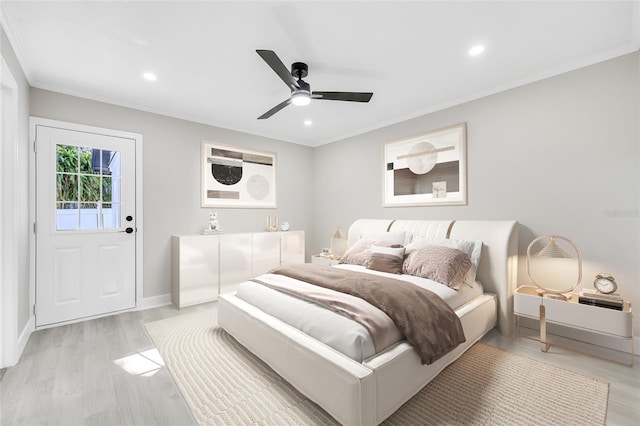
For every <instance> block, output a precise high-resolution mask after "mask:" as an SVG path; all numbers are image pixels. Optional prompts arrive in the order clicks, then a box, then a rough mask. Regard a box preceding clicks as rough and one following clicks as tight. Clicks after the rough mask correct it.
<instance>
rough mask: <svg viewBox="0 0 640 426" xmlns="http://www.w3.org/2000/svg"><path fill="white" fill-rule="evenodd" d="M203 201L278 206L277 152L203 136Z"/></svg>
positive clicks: (204, 204)
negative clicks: (213, 139) (236, 144)
mask: <svg viewBox="0 0 640 426" xmlns="http://www.w3.org/2000/svg"><path fill="white" fill-rule="evenodd" d="M200 165H201V171H200V176H201V178H200V180H201V183H200V184H201V196H200V198H201V205H202V207H215V208H225V207H228V208H276V206H277V203H276V154H275V153H273V152H267V151H259V150H254V149H249V148H241V147H238V146H232V145H225V144H220V143H217V142H212V141H207V140H202V142H201V160H200Z"/></svg>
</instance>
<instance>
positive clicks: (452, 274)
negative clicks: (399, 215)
mask: <svg viewBox="0 0 640 426" xmlns="http://www.w3.org/2000/svg"><path fill="white" fill-rule="evenodd" d="M405 252H406V254H407V257H406V259H405V261H404V264H403V266H402V272H404V273H405V274H409V275H415V276H418V277H423V278H428V279H430V280H433V281H436V282H439V283H441V284H444V285H446V286H447V287H451V288H452V289H454V290H457V289H459V288H460V285H461V284H462V283H463V282H464V278H465V276H466V275H467V273H468V272H469V269H470V268H471V259H470V258H469V255H468V254H467V253H465V252H463V251H462V250H458V249H455V248H450V247H442V246H434V245H429V244H409V245H408V246H407V247H406V251H405Z"/></svg>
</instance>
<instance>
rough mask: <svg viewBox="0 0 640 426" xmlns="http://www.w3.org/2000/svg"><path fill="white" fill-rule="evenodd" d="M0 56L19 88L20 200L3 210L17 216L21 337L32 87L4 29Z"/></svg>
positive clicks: (25, 308) (26, 312)
mask: <svg viewBox="0 0 640 426" xmlns="http://www.w3.org/2000/svg"><path fill="white" fill-rule="evenodd" d="M0 52H2V58H3V59H4V60H5V61H6V63H7V66H8V67H9V69H10V70H11V74H12V75H13V77H14V78H15V80H16V83H17V86H18V90H17V92H18V93H17V98H18V134H17V136H18V143H17V150H16V151H15V152H14V150H13V149H11V150H10V151H11V152H12V156H13V155H14V154H15V159H16V167H15V170H16V171H17V175H16V176H15V179H14V181H15V188H14V191H15V197H14V196H13V194H12V197H11V198H12V199H15V200H16V205H12V206H5V205H2V206H0V208H2V209H3V211H4V212H5V214H9V213H10V212H12V210H11V209H14V210H13V212H15V223H14V226H15V232H16V241H17V243H16V247H15V252H13V253H12V256H10V261H11V262H13V265H12V268H14V270H15V272H16V275H17V277H18V300H17V308H18V309H17V315H18V321H17V325H18V330H17V332H18V334H20V333H22V332H23V330H24V328H25V326H27V323H28V321H29V319H30V314H31V306H30V303H29V279H30V273H29V238H30V236H31V228H30V224H29V153H30V150H29V147H30V144H29V138H28V135H29V83H28V82H27V79H26V78H25V75H24V72H23V71H22V67H21V66H20V63H19V62H18V59H17V58H16V55H15V53H14V51H13V48H12V47H11V45H10V44H9V41H8V39H7V36H6V34H5V32H4V29H2V28H0ZM3 143H4V141H3ZM3 148H4V147H3ZM3 199H4V197H3ZM11 214H13V213H11ZM5 260H6V259H5Z"/></svg>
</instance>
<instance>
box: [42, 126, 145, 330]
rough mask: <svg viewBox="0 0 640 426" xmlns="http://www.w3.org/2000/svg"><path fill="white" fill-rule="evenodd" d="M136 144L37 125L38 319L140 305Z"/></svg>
mask: <svg viewBox="0 0 640 426" xmlns="http://www.w3.org/2000/svg"><path fill="white" fill-rule="evenodd" d="M135 145H136V141H135V139H129V138H125V137H116V136H110V135H105V134H100V133H99V132H96V133H89V132H83V131H77V130H68V129H62V128H57V127H53V126H46V125H41V124H38V125H36V326H44V325H50V324H55V323H60V322H66V321H73V320H78V319H81V318H86V317H92V316H98V315H104V314H107V313H110V312H116V311H120V310H125V309H130V308H133V307H135V305H136V271H135V269H136V260H135V256H136V238H135V232H136V226H135V219H136V218H135V198H136V194H135V187H136V186H135V176H136V173H135V163H136V162H135V153H136V146H135Z"/></svg>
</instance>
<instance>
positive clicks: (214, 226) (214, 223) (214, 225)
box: [202, 212, 222, 235]
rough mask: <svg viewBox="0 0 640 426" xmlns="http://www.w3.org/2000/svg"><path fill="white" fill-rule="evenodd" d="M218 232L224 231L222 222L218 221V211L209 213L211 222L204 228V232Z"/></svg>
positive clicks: (205, 233) (204, 233)
mask: <svg viewBox="0 0 640 426" xmlns="http://www.w3.org/2000/svg"><path fill="white" fill-rule="evenodd" d="M217 232H222V228H221V227H220V222H218V213H217V212H212V213H209V223H208V224H207V227H206V228H205V229H203V230H202V234H203V235H207V234H215V233H217Z"/></svg>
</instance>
